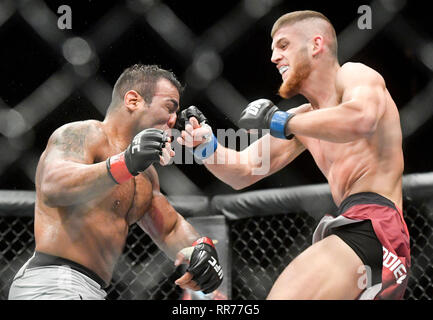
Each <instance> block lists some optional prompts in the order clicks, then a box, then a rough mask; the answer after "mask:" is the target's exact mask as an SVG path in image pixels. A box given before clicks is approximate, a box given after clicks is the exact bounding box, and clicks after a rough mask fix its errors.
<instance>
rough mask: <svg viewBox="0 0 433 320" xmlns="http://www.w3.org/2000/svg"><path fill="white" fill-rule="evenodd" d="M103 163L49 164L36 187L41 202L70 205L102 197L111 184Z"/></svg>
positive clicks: (66, 162)
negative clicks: (42, 200) (41, 199)
mask: <svg viewBox="0 0 433 320" xmlns="http://www.w3.org/2000/svg"><path fill="white" fill-rule="evenodd" d="M115 185H116V184H115V182H114V181H113V179H112V178H111V177H110V176H109V175H108V172H107V167H106V163H105V161H104V162H100V163H96V164H81V163H73V162H68V161H61V162H60V161H59V162H57V163H55V164H54V163H52V164H51V165H50V167H49V168H46V169H45V170H44V172H43V177H42V179H41V183H40V187H41V193H42V196H43V198H44V202H45V203H46V204H47V205H49V206H53V207H57V206H70V205H73V204H78V203H84V202H87V201H90V200H94V199H97V198H99V197H101V196H105V195H106V194H107V193H108V192H109V191H111V189H112V188H113V187H114V186H115Z"/></svg>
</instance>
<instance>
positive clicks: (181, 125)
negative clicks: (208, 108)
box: [174, 106, 207, 131]
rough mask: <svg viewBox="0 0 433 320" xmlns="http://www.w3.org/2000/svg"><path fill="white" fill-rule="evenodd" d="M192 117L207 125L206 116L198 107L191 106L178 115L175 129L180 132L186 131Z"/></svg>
mask: <svg viewBox="0 0 433 320" xmlns="http://www.w3.org/2000/svg"><path fill="white" fill-rule="evenodd" d="M191 117H195V118H196V119H197V120H198V123H200V124H203V123H206V124H207V118H206V117H205V115H204V114H203V113H202V112H201V111H200V110H199V109H198V108H197V107H196V106H190V107H188V108H186V109H184V110H182V111H181V112H180V113H179V114H178V116H177V120H176V123H175V125H174V127H175V128H176V129H177V130H179V131H182V130H185V124H186V123H187V122H188V121H189V118H191Z"/></svg>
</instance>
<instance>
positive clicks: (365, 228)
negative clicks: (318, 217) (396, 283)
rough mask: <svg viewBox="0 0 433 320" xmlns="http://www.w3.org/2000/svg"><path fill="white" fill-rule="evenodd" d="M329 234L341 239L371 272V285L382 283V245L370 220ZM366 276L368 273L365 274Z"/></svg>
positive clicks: (333, 230)
mask: <svg viewBox="0 0 433 320" xmlns="http://www.w3.org/2000/svg"><path fill="white" fill-rule="evenodd" d="M330 234H335V235H336V236H338V237H339V238H341V239H342V240H343V241H344V242H345V243H346V244H347V245H348V246H349V247H351V248H352V249H353V251H355V253H356V254H357V255H358V257H359V258H360V259H361V261H362V263H363V264H364V265H365V266H368V267H369V268H370V270H371V285H375V284H377V283H380V282H382V255H383V251H382V244H381V243H380V242H379V239H377V237H376V234H375V233H374V230H373V225H372V224H371V221H370V220H364V221H361V222H355V223H350V224H346V225H343V226H339V227H336V228H332V229H331V230H330ZM367 275H368V273H367Z"/></svg>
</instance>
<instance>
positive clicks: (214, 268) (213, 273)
mask: <svg viewBox="0 0 433 320" xmlns="http://www.w3.org/2000/svg"><path fill="white" fill-rule="evenodd" d="M192 245H193V247H194V250H193V252H192V255H191V258H190V263H189V267H188V269H187V270H186V271H187V272H189V273H191V274H192V275H193V278H192V280H194V281H195V282H196V283H197V285H199V286H200V289H201V291H203V293H206V294H207V293H211V292H212V291H214V290H216V289H217V288H218V287H219V285H220V284H221V283H222V281H223V277H224V276H223V270H222V267H221V265H220V264H219V261H218V254H217V251H216V249H215V246H214V244H213V242H212V240H211V239H209V238H207V237H202V238H200V239H198V240H196V241H195V242H194V243H193V244H192Z"/></svg>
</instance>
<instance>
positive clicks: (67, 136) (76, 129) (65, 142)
mask: <svg viewBox="0 0 433 320" xmlns="http://www.w3.org/2000/svg"><path fill="white" fill-rule="evenodd" d="M92 130H93V129H92V125H91V124H90V123H88V122H87V121H82V122H73V123H70V124H67V125H64V126H62V127H60V128H59V129H57V130H56V131H55V132H54V134H53V135H52V137H51V139H50V140H51V143H52V145H53V146H54V147H55V148H56V149H57V150H59V151H61V152H62V153H63V155H64V156H65V157H71V158H75V159H79V160H83V161H84V160H86V158H87V147H86V141H87V138H88V136H89V134H90V133H91V131H92Z"/></svg>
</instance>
